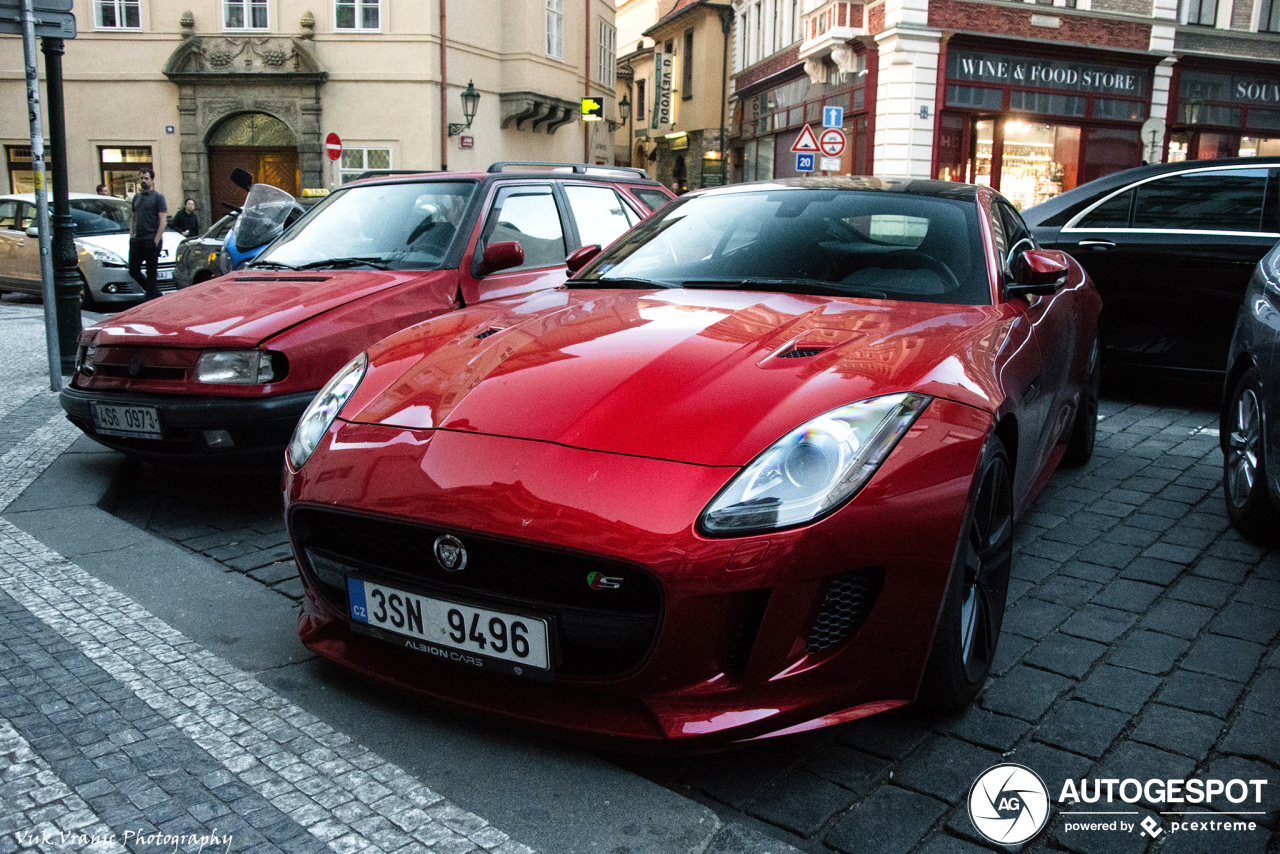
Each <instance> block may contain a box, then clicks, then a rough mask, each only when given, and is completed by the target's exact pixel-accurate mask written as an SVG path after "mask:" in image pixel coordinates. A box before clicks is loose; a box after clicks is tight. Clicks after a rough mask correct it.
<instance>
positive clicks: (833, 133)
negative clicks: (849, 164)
mask: <svg viewBox="0 0 1280 854" xmlns="http://www.w3.org/2000/svg"><path fill="white" fill-rule="evenodd" d="M818 148H820V149H822V153H823V154H825V155H827V156H828V157H839V156H840V155H841V154H843V153H844V131H842V130H840V128H827V129H826V130H824V131H823V132H822V135H821V136H819V137H818Z"/></svg>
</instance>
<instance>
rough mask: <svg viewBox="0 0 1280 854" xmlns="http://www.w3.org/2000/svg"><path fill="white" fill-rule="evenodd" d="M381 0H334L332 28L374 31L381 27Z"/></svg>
mask: <svg viewBox="0 0 1280 854" xmlns="http://www.w3.org/2000/svg"><path fill="white" fill-rule="evenodd" d="M381 13H382V9H381V0H336V2H335V3H334V6H333V20H334V29H336V30H355V31H357V32H374V33H376V32H377V31H378V30H379V29H381V27H382V14H381Z"/></svg>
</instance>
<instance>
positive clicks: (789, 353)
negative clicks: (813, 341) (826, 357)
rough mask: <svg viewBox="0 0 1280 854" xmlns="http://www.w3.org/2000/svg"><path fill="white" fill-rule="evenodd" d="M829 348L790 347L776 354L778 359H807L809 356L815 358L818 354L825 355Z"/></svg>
mask: <svg viewBox="0 0 1280 854" xmlns="http://www.w3.org/2000/svg"><path fill="white" fill-rule="evenodd" d="M830 349H831V348H830V347H812V346H810V347H800V346H791V347H788V348H787V349H785V350H783V351H782V352H781V353H779V354H778V358H779V359H808V358H809V357H810V356H816V355H818V354H819V353H825V352H827V351H828V350H830Z"/></svg>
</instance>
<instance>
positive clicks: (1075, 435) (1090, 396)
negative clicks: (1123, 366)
mask: <svg viewBox="0 0 1280 854" xmlns="http://www.w3.org/2000/svg"><path fill="white" fill-rule="evenodd" d="M1101 352H1102V347H1101V345H1100V343H1099V339H1098V336H1096V335H1095V336H1094V338H1093V348H1092V349H1091V350H1090V351H1089V365H1088V367H1086V368H1085V375H1084V380H1083V381H1082V383H1081V387H1080V404H1079V406H1077V407H1076V420H1075V422H1074V423H1073V424H1072V425H1071V438H1070V439H1069V440H1068V441H1067V450H1066V453H1064V454H1063V455H1062V464H1063V465H1067V466H1082V465H1084V464H1085V463H1087V462H1089V459H1090V458H1091V457H1092V456H1093V445H1094V442H1095V441H1096V440H1097V436H1098V399H1099V398H1100V397H1101V396H1102V364H1101V362H1102V359H1101Z"/></svg>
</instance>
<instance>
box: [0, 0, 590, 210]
mask: <svg viewBox="0 0 1280 854" xmlns="http://www.w3.org/2000/svg"><path fill="white" fill-rule="evenodd" d="M614 7H615V3H614V2H613V0H568V2H566V0H466V2H459V0H452V2H446V0H434V2H419V0H320V2H319V3H318V4H317V3H316V2H315V0H75V3H74V9H73V11H74V14H75V16H76V20H77V25H78V30H79V33H78V36H77V37H76V38H75V39H74V40H69V41H67V43H66V54H65V57H64V59H63V69H64V81H65V99H66V121H67V157H68V177H69V180H70V185H71V189H72V190H73V191H86V192H93V189H94V187H95V186H97V185H98V184H100V183H105V184H107V185H108V187H109V189H110V191H111V192H112V193H113V194H114V195H120V196H128V195H131V194H132V192H133V191H134V189H135V187H136V182H137V173H138V169H139V168H140V167H141V166H143V165H148V166H151V167H153V168H154V169H155V170H156V173H157V185H158V187H159V189H160V191H161V192H163V193H165V194H166V196H167V197H168V198H169V200H170V208H171V210H176V209H177V207H178V205H180V203H181V201H180V200H181V199H183V198H186V197H191V198H194V199H195V200H196V202H197V208H198V210H199V211H200V213H201V222H203V223H208V222H210V221H211V220H210V218H211V217H213V218H216V217H217V216H220V215H221V214H222V213H223V212H225V209H224V208H223V206H222V205H223V203H224V202H226V203H236V202H237V201H238V200H240V199H243V195H244V194H243V191H238V190H237V189H236V188H235V187H234V185H232V184H231V182H230V178H229V176H230V172H231V170H232V169H233V168H235V167H237V166H241V167H243V168H246V169H248V170H249V171H250V172H252V173H253V174H254V176H255V178H256V179H257V180H259V181H264V182H268V183H273V184H276V185H277V186H280V187H282V188H284V189H286V190H289V191H290V192H294V193H298V192H300V191H303V190H307V189H317V190H318V189H324V188H329V187H332V186H337V185H340V184H341V183H342V182H344V181H347V180H350V179H352V178H354V177H355V176H357V175H360V174H363V173H365V172H369V171H389V170H401V169H432V170H435V169H441V168H447V169H450V170H483V169H485V168H487V167H488V166H489V164H490V163H492V162H494V161H496V160H551V161H568V162H583V161H590V162H604V163H607V162H610V161H611V160H612V156H613V152H612V145H611V139H610V134H609V132H608V129H607V124H606V123H604V122H583V121H581V107H582V98H583V97H593V98H597V99H599V100H601V101H602V102H603V103H604V106H605V111H606V118H608V119H614V118H616V114H615V112H614V110H615V109H616V107H615V105H614V97H613V91H614V87H615V69H616V44H615V23H614V11H615V8H614ZM442 33H443V34H444V38H443V39H442V37H441V36H442ZM442 42H443V43H444V44H445V46H446V49H445V51H444V53H443V56H442V53H441V44H442ZM42 70H43V66H42ZM23 80H24V77H23V51H22V42H21V39H19V38H16V37H0V98H2V99H4V101H5V102H7V103H9V104H10V105H12V109H9V110H5V111H3V112H0V145H3V148H4V168H5V175H4V179H5V181H6V183H7V186H8V187H9V188H10V189H11V190H14V191H23V190H28V189H30V187H31V185H32V178H31V172H30V134H29V128H28V125H27V121H26V112H25V110H22V109H21V108H20V107H19V106H18V105H19V104H21V103H22V102H23V101H24V100H25V89H24V82H23ZM468 84H472V85H473V86H474V91H478V93H479V95H480V98H479V101H478V104H477V109H476V111H475V115H474V118H473V119H472V120H471V121H470V126H469V127H467V126H466V125H467V124H468V122H467V119H466V118H465V117H464V115H463V109H464V107H463V101H462V99H461V98H460V96H461V94H462V93H463V92H464V91H466V90H467V88H468ZM451 125H452V126H453V127H450V126H451ZM45 127H46V128H47V127H48V124H47V123H46V124H45ZM451 131H459V132H455V133H451ZM330 133H336V134H337V135H338V136H339V137H340V138H341V141H342V151H341V155H340V157H339V159H338V160H336V161H331V160H329V159H328V157H327V156H326V154H327V152H326V149H325V146H324V140H325V138H326V137H327V135H328V134H330Z"/></svg>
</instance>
